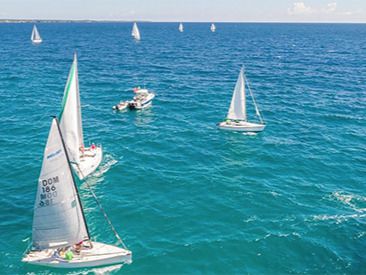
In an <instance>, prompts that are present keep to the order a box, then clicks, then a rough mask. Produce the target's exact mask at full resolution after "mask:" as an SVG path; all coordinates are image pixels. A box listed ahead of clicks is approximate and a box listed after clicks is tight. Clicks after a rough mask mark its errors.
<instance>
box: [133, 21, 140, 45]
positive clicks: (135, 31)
mask: <svg viewBox="0 0 366 275" xmlns="http://www.w3.org/2000/svg"><path fill="white" fill-rule="evenodd" d="M131 35H132V37H133V38H135V39H136V40H138V41H139V40H141V35H140V31H139V28H138V27H137V23H136V22H135V23H133V27H132V32H131Z"/></svg>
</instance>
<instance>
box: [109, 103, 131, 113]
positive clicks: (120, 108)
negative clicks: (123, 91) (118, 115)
mask: <svg viewBox="0 0 366 275" xmlns="http://www.w3.org/2000/svg"><path fill="white" fill-rule="evenodd" d="M128 104H129V102H128V101H125V102H120V103H118V104H117V105H115V106H113V107H112V109H113V110H116V111H124V110H126V109H127V108H128Z"/></svg>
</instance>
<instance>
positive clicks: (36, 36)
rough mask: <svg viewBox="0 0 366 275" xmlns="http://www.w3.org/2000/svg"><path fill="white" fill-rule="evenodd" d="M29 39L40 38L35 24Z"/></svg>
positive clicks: (35, 39)
mask: <svg viewBox="0 0 366 275" xmlns="http://www.w3.org/2000/svg"><path fill="white" fill-rule="evenodd" d="M31 40H32V41H41V40H42V38H41V35H40V34H39V32H38V29H37V27H36V25H34V26H33V30H32V35H31Z"/></svg>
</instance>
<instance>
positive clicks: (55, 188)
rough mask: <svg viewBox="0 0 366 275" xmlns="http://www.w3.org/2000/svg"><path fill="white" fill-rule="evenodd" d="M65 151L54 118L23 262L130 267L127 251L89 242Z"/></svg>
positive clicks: (60, 266) (69, 265)
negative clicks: (29, 245)
mask: <svg viewBox="0 0 366 275" xmlns="http://www.w3.org/2000/svg"><path fill="white" fill-rule="evenodd" d="M67 151H68V150H66V147H65V143H64V140H63V137H62V134H61V130H60V126H59V123H58V120H57V118H53V120H52V124H51V128H50V132H49V134H48V140H47V144H46V148H45V150H44V156H43V162H42V169H41V174H40V176H39V180H38V188H37V197H36V201H35V205H34V216H33V230H32V248H31V249H30V250H28V251H27V253H26V255H25V256H24V258H23V260H22V261H23V262H26V263H29V264H35V265H43V266H50V267H57V268H78V267H94V266H101V265H112V264H121V263H131V262H132V260H131V258H132V253H131V251H129V250H127V249H126V248H120V247H117V246H114V245H108V244H103V243H100V242H94V241H91V239H90V234H89V230H88V226H87V223H86V219H85V216H84V211H83V207H82V204H81V201H80V196H79V193H78V189H77V186H76V184H75V180H74V177H73V174H72V171H71V166H70V160H69V156H68V152H67ZM92 194H93V196H95V194H94V193H92ZM95 199H96V198H95ZM104 214H105V213H104ZM105 217H106V216H105ZM106 219H107V217H106ZM108 221H109V219H108ZM109 222H110V221H109ZM110 225H111V224H110ZM111 228H112V229H113V230H114V227H113V226H112V225H111ZM114 233H115V235H116V238H117V239H118V240H119V241H120V242H121V243H122V244H123V242H122V240H121V239H120V237H119V236H118V234H117V233H116V232H115V230H114Z"/></svg>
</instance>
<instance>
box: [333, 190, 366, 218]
mask: <svg viewBox="0 0 366 275" xmlns="http://www.w3.org/2000/svg"><path fill="white" fill-rule="evenodd" d="M332 196H333V197H334V198H335V199H337V200H338V201H340V202H342V203H343V204H345V205H347V206H349V207H350V208H352V209H353V210H354V211H356V212H358V213H363V212H366V197H363V196H360V195H354V194H345V193H343V192H338V191H337V192H334V193H333V194H332Z"/></svg>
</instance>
